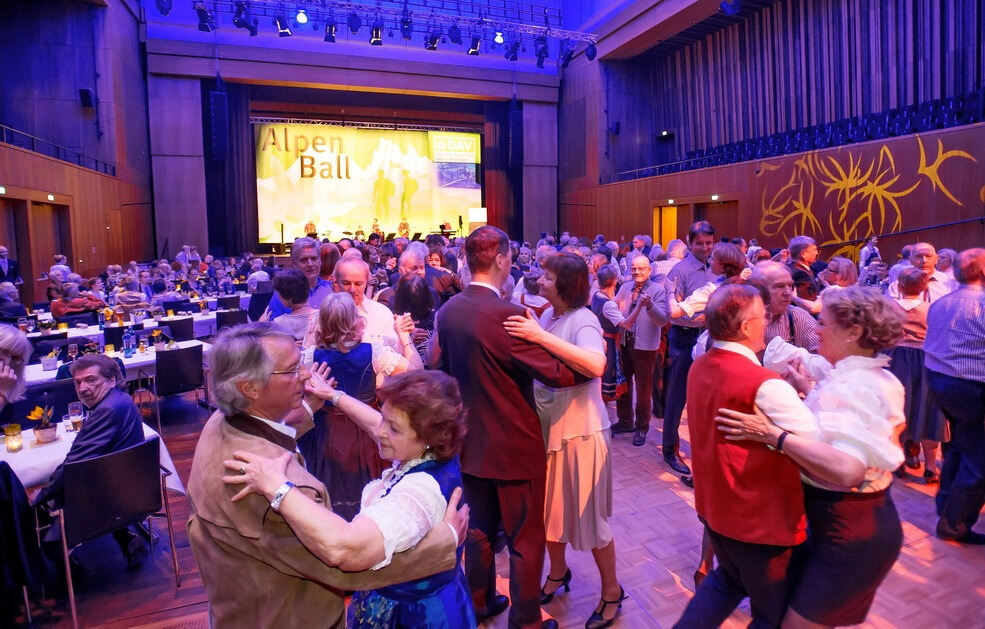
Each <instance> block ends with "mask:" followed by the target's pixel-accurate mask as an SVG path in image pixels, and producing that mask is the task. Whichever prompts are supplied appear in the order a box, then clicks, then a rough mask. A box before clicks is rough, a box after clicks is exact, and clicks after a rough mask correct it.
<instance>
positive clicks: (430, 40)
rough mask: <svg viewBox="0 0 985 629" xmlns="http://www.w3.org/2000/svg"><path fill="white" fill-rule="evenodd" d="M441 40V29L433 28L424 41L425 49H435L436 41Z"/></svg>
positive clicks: (436, 47) (436, 46)
mask: <svg viewBox="0 0 985 629" xmlns="http://www.w3.org/2000/svg"><path fill="white" fill-rule="evenodd" d="M440 40H441V31H439V30H433V31H431V33H430V34H429V35H428V36H427V39H426V40H425V41H424V49H425V50H437V49H438V42H439V41H440Z"/></svg>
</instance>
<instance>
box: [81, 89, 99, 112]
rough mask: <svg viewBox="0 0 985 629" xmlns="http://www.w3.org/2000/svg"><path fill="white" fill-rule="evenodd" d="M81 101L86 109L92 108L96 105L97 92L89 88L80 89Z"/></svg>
mask: <svg viewBox="0 0 985 629" xmlns="http://www.w3.org/2000/svg"><path fill="white" fill-rule="evenodd" d="M79 102H81V103H82V106H83V107H85V108H86V109H92V108H93V107H95V106H96V92H94V91H92V90H91V89H89V88H83V89H80V90H79Z"/></svg>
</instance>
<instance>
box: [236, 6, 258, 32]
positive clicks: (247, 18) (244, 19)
mask: <svg viewBox="0 0 985 629" xmlns="http://www.w3.org/2000/svg"><path fill="white" fill-rule="evenodd" d="M259 23H260V20H257V19H256V18H254V17H253V14H251V13H250V7H249V5H248V4H246V2H245V1H244V0H240V1H239V2H237V3H236V14H235V15H233V25H234V26H235V27H236V28H245V29H246V30H248V31H250V37H256V36H257V24H259Z"/></svg>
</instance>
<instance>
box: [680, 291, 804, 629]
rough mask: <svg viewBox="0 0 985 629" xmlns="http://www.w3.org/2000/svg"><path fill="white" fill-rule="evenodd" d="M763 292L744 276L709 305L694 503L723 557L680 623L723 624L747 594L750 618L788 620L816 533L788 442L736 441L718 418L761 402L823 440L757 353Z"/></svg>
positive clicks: (694, 398) (696, 419)
mask: <svg viewBox="0 0 985 629" xmlns="http://www.w3.org/2000/svg"><path fill="white" fill-rule="evenodd" d="M762 295H763V294H762V293H761V292H760V290H759V289H757V288H755V287H753V286H749V285H738V284H734V285H726V286H722V287H721V288H719V289H718V290H717V291H715V292H714V293H713V294H712V296H711V298H710V299H709V300H708V306H707V308H706V310H705V315H706V325H707V327H708V331H709V334H710V335H711V338H712V347H711V349H710V350H709V351H708V352H707V353H706V354H704V355H703V356H701V357H700V358H698V360H696V361H695V362H694V365H693V366H692V367H691V370H690V372H689V374H688V378H687V418H688V425H689V429H690V435H691V455H692V459H693V467H694V497H695V509H696V510H697V512H698V518H699V519H700V520H701V521H702V522H703V523H704V525H705V528H706V530H707V532H708V534H709V536H710V537H711V541H712V546H713V547H714V550H715V555H716V556H717V557H718V562H719V565H718V568H716V569H715V570H713V571H712V572H711V573H710V574H709V575H708V576H707V577H706V578H705V579H704V580H703V581H702V582H701V586H700V587H699V588H698V590H697V592H696V593H695V596H694V598H693V599H692V600H691V602H690V603H689V604H688V606H687V608H686V609H685V610H684V613H683V615H682V616H681V618H680V620H679V621H678V623H677V625H676V626H678V627H717V626H718V625H720V624H721V623H722V622H724V621H725V619H726V618H728V616H729V615H730V614H731V613H732V611H733V610H734V609H735V608H736V607H737V606H738V605H739V603H740V602H741V601H742V599H743V598H745V597H746V596H748V597H749V599H750V606H751V608H752V616H753V623H752V625H750V626H779V625H780V621H781V620H782V618H783V614H784V611H785V608H786V604H787V598H788V594H789V590H790V586H791V584H792V581H793V579H792V578H790V577H792V576H795V575H796V566H797V562H798V557H799V556H800V554H801V552H802V548H801V544H803V542H804V541H805V540H806V537H807V536H806V528H807V518H806V516H805V514H804V496H803V490H802V489H801V484H800V468H799V467H798V466H797V464H796V463H794V462H793V461H792V460H791V459H789V458H788V457H786V456H784V455H783V454H782V452H781V451H782V445H783V442H782V440H781V441H780V442H779V444H778V446H779V447H778V448H777V449H771V448H768V447H767V446H766V445H765V444H762V443H758V442H753V441H728V440H726V439H725V438H724V434H725V433H723V432H721V431H720V430H718V429H717V428H716V424H715V416H716V414H717V413H718V409H722V408H728V409H732V410H736V411H740V412H744V413H752V412H754V410H755V409H756V408H758V409H759V410H761V411H762V412H763V413H765V414H766V415H767V416H768V417H769V418H770V420H771V421H772V422H773V423H774V424H776V425H777V426H779V427H780V428H782V429H783V430H785V431H789V432H791V433H794V434H796V435H798V436H801V437H805V438H808V439H812V440H817V439H819V438H820V432H819V430H818V428H817V422H816V421H815V419H814V416H813V415H812V414H811V412H810V411H809V410H808V409H807V407H806V406H804V403H803V402H802V401H801V400H800V397H799V396H798V395H797V392H796V391H795V390H794V389H793V387H791V386H790V385H789V384H787V383H786V382H785V381H783V380H782V379H780V378H779V377H778V376H777V375H776V373H774V372H772V371H769V370H768V369H766V368H764V367H762V366H761V365H760V363H759V360H758V359H757V357H756V353H757V352H759V351H762V350H763V349H764V348H765V346H766V345H765V342H764V331H765V327H766V307H765V305H764V303H763V296H762ZM767 299H768V294H767ZM784 436H786V435H784Z"/></svg>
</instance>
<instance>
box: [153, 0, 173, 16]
mask: <svg viewBox="0 0 985 629" xmlns="http://www.w3.org/2000/svg"><path fill="white" fill-rule="evenodd" d="M154 4H156V5H157V10H158V11H159V12H160V13H161V15H164V16H167V14H168V13H171V7H172V6H174V2H172V0H155V1H154Z"/></svg>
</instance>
